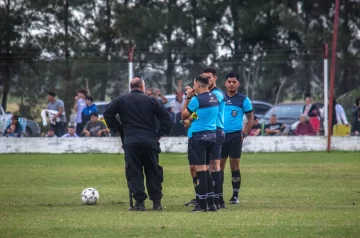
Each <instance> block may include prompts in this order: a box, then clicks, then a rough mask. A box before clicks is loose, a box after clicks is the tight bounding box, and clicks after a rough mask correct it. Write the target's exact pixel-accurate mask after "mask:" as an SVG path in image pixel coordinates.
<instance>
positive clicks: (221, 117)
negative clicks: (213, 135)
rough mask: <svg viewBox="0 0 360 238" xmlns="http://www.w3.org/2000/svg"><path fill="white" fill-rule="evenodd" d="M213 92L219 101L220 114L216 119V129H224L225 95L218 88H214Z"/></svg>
mask: <svg viewBox="0 0 360 238" xmlns="http://www.w3.org/2000/svg"><path fill="white" fill-rule="evenodd" d="M211 92H212V93H213V94H215V95H216V97H217V99H218V101H219V112H218V116H217V118H216V127H218V128H221V129H224V110H225V95H224V93H223V91H221V89H219V88H218V87H215V88H213V89H212V90H211Z"/></svg>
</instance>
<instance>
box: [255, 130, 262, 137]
mask: <svg viewBox="0 0 360 238" xmlns="http://www.w3.org/2000/svg"><path fill="white" fill-rule="evenodd" d="M260 133H261V128H258V129H256V131H255V133H254V136H258V135H260Z"/></svg>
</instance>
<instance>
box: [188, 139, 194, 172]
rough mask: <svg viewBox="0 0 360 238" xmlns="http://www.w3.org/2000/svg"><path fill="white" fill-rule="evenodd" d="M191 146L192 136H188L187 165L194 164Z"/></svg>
mask: <svg viewBox="0 0 360 238" xmlns="http://www.w3.org/2000/svg"><path fill="white" fill-rule="evenodd" d="M191 147H192V138H189V139H188V160H189V165H194V164H195V159H194V155H193V154H192V151H191Z"/></svg>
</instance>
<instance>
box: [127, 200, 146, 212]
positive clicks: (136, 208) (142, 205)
mask: <svg viewBox="0 0 360 238" xmlns="http://www.w3.org/2000/svg"><path fill="white" fill-rule="evenodd" d="M129 210H130V211H145V203H144V201H142V202H138V201H137V202H136V203H135V206H134V207H130V208H129Z"/></svg>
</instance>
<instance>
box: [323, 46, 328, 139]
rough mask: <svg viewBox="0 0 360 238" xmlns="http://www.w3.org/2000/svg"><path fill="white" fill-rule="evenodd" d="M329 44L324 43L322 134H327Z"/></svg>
mask: <svg viewBox="0 0 360 238" xmlns="http://www.w3.org/2000/svg"><path fill="white" fill-rule="evenodd" d="M328 52H329V46H328V44H325V45H324V107H323V108H324V134H325V136H328V133H329V130H328V129H329V128H328V124H327V123H328V120H329V116H328V115H329V114H328V113H329V111H328V108H329V85H328V84H329V62H328V61H329V60H328Z"/></svg>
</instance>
